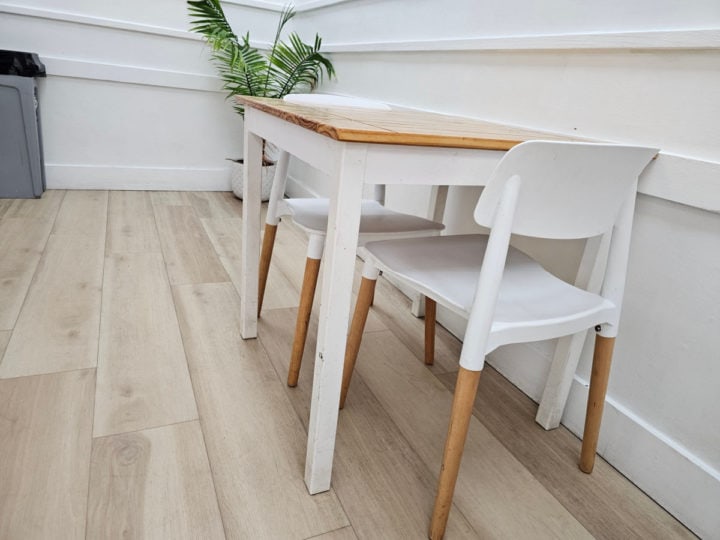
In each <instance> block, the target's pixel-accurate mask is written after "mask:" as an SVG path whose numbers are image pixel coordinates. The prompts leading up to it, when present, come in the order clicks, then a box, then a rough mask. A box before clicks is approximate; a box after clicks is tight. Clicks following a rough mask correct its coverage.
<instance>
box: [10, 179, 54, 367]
mask: <svg viewBox="0 0 720 540" xmlns="http://www.w3.org/2000/svg"><path fill="white" fill-rule="evenodd" d="M60 191H62V196H61V197H60V201H59V202H58V204H57V208H56V210H55V215H54V216H53V218H52V223H51V224H50V225H49V226H48V234H47V236H46V237H45V242H44V243H43V247H42V251H41V252H40V257H38V261H37V264H36V265H35V270H33V274H32V278H30V282H29V283H28V286H27V289H25V296H23V301H22V303H21V304H20V309H18V312H17V315H15V321H14V322H13V324H12V328H10V329H9V330H10V338H9V339H8V345H9V344H10V340H12V338H13V335H12V334H13V332H14V330H15V325H16V324H17V321H18V319H19V318H20V313H22V310H23V309H24V308H25V303H26V302H27V298H28V294H29V293H30V289H31V288H32V286H33V283H35V278H36V276H37V273H38V269H39V268H40V263H41V262H42V260H43V258H44V257H45V252H46V250H47V245H48V242H49V241H50V237H51V236H52V234H53V229H54V228H55V222H56V221H57V217H58V214H59V213H60V207H61V206H62V204H63V201H64V200H65V194H66V193H67V190H60ZM3 217H5V216H3ZM5 354H7V349H6V350H5V352H4V353H3V356H2V358H0V365H2V363H3V360H5ZM13 378H14V377H13ZM3 380H4V379H3Z"/></svg>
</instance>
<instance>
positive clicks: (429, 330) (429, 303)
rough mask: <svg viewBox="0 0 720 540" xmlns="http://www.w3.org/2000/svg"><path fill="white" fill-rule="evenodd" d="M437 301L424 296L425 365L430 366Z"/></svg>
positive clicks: (433, 344) (431, 362)
mask: <svg viewBox="0 0 720 540" xmlns="http://www.w3.org/2000/svg"><path fill="white" fill-rule="evenodd" d="M436 312H437V303H436V302H435V300H433V299H432V298H428V297H427V296H426V297H425V365H427V366H432V365H433V363H434V362H435V314H436Z"/></svg>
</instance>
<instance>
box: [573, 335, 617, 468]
mask: <svg viewBox="0 0 720 540" xmlns="http://www.w3.org/2000/svg"><path fill="white" fill-rule="evenodd" d="M614 346H615V338H606V337H602V336H600V335H596V336H595V353H594V355H593V364H592V374H591V375H590V390H589V392H588V401H587V413H586V414H585V431H584V432H583V440H582V450H581V451H580V463H579V466H580V470H581V471H582V472H584V473H588V474H590V473H591V472H592V470H593V466H594V465H595V452H596V451H597V443H598V438H599V436H600V422H602V414H603V408H604V406H605V394H606V393H607V387H608V380H609V378H610V363H611V361H612V354H613V347H614Z"/></svg>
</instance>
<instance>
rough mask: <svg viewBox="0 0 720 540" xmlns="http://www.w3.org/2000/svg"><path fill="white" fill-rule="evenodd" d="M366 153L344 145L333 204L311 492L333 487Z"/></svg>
mask: <svg viewBox="0 0 720 540" xmlns="http://www.w3.org/2000/svg"><path fill="white" fill-rule="evenodd" d="M366 154H367V146H366V145H364V144H346V145H344V146H343V147H342V159H341V165H340V175H339V179H338V182H337V184H336V187H335V189H336V191H335V194H334V196H332V197H331V203H330V212H329V220H328V231H327V241H326V248H325V257H324V263H323V264H324V265H325V269H324V273H323V280H322V296H321V303H320V327H319V330H318V340H317V351H316V352H315V375H314V379H313V391H312V402H311V408H310V426H309V429H308V446H307V457H306V461H305V484H306V485H307V488H308V491H309V492H310V493H311V494H315V493H320V492H322V491H327V490H328V489H330V476H331V473H332V463H333V452H334V450H335V433H336V430H337V420H338V404H339V400H340V384H341V381H342V370H343V358H344V356H345V344H346V341H347V330H348V319H349V315H350V299H351V292H352V279H353V271H354V269H355V253H356V250H357V242H358V229H359V227H360V200H361V198H362V188H363V177H364V171H365V156H366Z"/></svg>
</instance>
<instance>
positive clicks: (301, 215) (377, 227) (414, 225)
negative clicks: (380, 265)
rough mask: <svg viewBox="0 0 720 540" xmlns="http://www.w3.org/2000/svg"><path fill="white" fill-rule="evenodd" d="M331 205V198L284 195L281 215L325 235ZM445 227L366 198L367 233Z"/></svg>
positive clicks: (405, 232)
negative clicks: (305, 197) (300, 197)
mask: <svg viewBox="0 0 720 540" xmlns="http://www.w3.org/2000/svg"><path fill="white" fill-rule="evenodd" d="M329 206H330V201H329V200H328V199H320V198H318V199H284V200H281V201H278V215H281V216H283V215H285V216H290V217H292V219H293V221H294V222H295V224H296V225H298V226H299V227H300V228H301V229H303V230H304V231H305V232H306V233H308V234H317V235H323V236H324V235H325V232H326V230H327V222H328V210H329ZM443 228H444V227H443V225H442V223H437V222H435V221H430V220H429V219H424V218H421V217H417V216H413V215H410V214H403V213H400V212H395V211H394V210H390V209H389V208H385V207H384V206H383V205H381V204H380V203H379V202H377V201H373V200H363V201H362V206H361V216H360V234H361V235H363V236H369V237H372V236H381V237H387V236H392V235H394V234H402V235H403V236H407V235H408V234H410V233H413V232H417V233H419V234H424V235H427V234H428V231H437V232H440V231H441V230H443Z"/></svg>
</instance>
